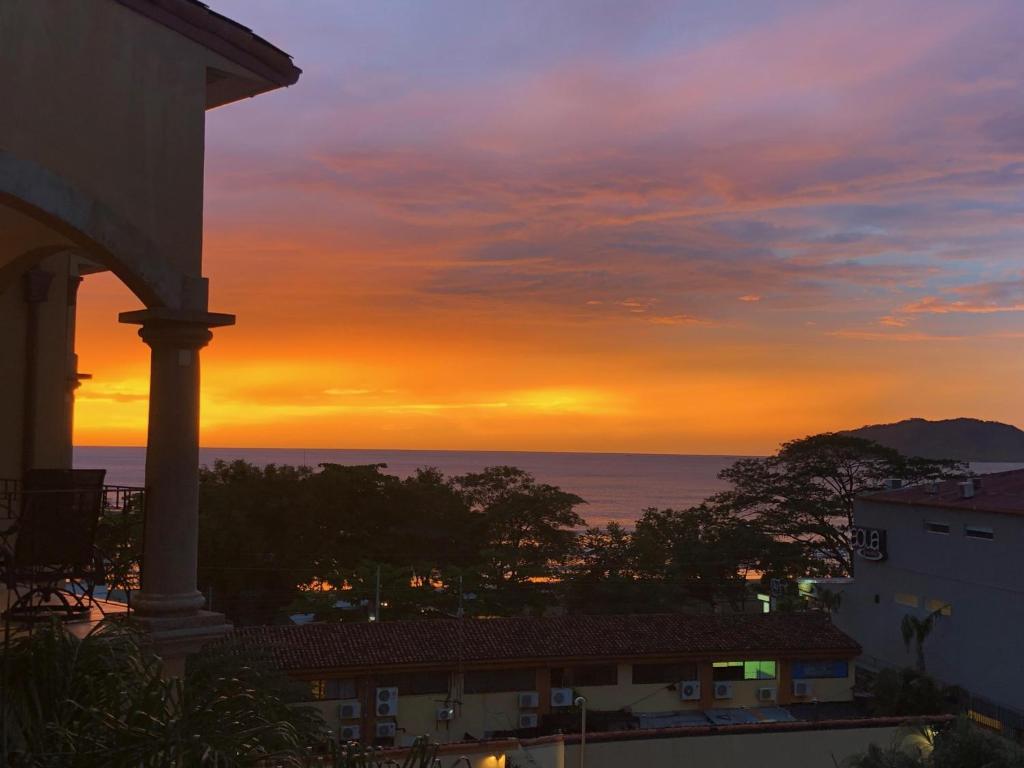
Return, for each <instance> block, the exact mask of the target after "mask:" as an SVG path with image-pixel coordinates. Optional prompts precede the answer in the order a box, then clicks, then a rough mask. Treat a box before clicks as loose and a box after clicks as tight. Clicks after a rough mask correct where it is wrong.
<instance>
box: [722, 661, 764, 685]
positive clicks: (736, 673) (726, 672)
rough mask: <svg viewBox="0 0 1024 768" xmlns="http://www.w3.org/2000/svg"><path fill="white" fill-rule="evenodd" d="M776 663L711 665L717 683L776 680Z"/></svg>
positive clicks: (750, 662) (754, 662)
mask: <svg viewBox="0 0 1024 768" xmlns="http://www.w3.org/2000/svg"><path fill="white" fill-rule="evenodd" d="M775 675H776V667H775V662H774V661H715V662H712V664H711V678H712V679H713V680H714V681H715V682H716V683H718V682H726V681H729V680H774V679H775Z"/></svg>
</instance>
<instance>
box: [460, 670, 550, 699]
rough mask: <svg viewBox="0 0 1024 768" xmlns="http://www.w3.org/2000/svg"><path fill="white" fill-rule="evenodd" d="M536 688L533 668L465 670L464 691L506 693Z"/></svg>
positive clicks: (535, 676) (535, 675) (535, 674)
mask: <svg viewBox="0 0 1024 768" xmlns="http://www.w3.org/2000/svg"><path fill="white" fill-rule="evenodd" d="M536 688H537V673H536V671H535V670H533V669H474V670H470V671H469V672H466V676H465V682H464V690H465V692H466V693H507V692H512V691H532V690H535V689H536Z"/></svg>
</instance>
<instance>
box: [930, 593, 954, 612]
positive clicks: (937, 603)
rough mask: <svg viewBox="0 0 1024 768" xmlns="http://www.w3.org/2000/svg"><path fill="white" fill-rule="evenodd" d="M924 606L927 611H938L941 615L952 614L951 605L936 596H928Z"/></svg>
mask: <svg viewBox="0 0 1024 768" xmlns="http://www.w3.org/2000/svg"><path fill="white" fill-rule="evenodd" d="M925 607H927V608H928V611H929V612H930V613H936V612H938V613H939V614H940V615H942V616H952V615H953V606H952V605H950V604H949V603H948V602H946V601H945V600H939V599H937V598H934V597H930V598H928V602H927V603H925Z"/></svg>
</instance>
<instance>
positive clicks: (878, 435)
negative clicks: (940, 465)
mask: <svg viewBox="0 0 1024 768" xmlns="http://www.w3.org/2000/svg"><path fill="white" fill-rule="evenodd" d="M843 434H846V435H854V436H855V437H864V438H867V439H868V440H874V441H875V442H876V443H881V444H882V445H887V446H889V447H890V448H895V449H896V450H897V451H899V452H900V453H902V454H904V455H905V456H921V457H923V458H926V459H959V460H961V461H1024V431H1022V430H1019V429H1017V427H1014V426H1012V425H1010V424H1002V423H1000V422H998V421H981V420H980V419H945V420H943V421H927V420H926V419H907V420H906V421H898V422H896V423H895V424H872V425H870V426H867V427H861V428H860V429H850V430H847V431H845V432H843Z"/></svg>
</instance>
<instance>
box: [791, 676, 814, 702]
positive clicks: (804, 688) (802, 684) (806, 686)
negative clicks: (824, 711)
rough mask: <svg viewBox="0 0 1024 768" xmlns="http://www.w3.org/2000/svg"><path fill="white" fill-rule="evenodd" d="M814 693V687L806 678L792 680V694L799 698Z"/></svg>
mask: <svg viewBox="0 0 1024 768" xmlns="http://www.w3.org/2000/svg"><path fill="white" fill-rule="evenodd" d="M813 693H814V688H813V687H812V686H811V684H810V683H809V682H808V681H807V680H794V681H793V695H794V696H798V697H801V698H804V697H807V696H810V695H811V694H813Z"/></svg>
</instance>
